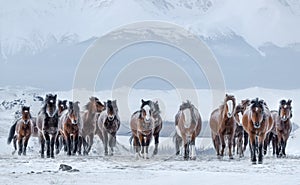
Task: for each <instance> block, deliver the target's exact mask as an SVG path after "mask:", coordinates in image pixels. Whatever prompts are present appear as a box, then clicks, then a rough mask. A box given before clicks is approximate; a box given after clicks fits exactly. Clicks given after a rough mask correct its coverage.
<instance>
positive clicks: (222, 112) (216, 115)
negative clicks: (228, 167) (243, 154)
mask: <svg viewBox="0 0 300 185" xmlns="http://www.w3.org/2000/svg"><path fill="white" fill-rule="evenodd" d="M235 101H236V100H235V97H234V96H233V95H228V94H226V95H225V98H224V102H223V104H222V105H221V106H220V107H219V108H218V109H215V110H214V111H213V112H212V113H211V116H210V121H209V124H210V128H211V137H212V141H213V144H214V147H215V150H216V153H217V156H218V157H223V155H224V149H225V146H226V143H225V136H227V139H228V149H229V152H228V155H229V158H230V159H233V155H232V143H233V139H234V134H235V129H236V121H235V117H234V110H235V104H236V102H235ZM220 146H221V147H222V148H221V150H220Z"/></svg>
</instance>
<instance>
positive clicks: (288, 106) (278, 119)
mask: <svg viewBox="0 0 300 185" xmlns="http://www.w3.org/2000/svg"><path fill="white" fill-rule="evenodd" d="M272 116H273V119H274V125H275V126H274V127H275V134H276V135H275V137H274V142H273V143H274V144H273V148H275V149H276V155H277V157H285V156H286V153H285V148H286V144H287V140H288V139H289V136H290V133H291V131H292V123H291V118H292V116H293V115H292V100H288V101H286V100H281V101H280V105H279V111H278V112H276V111H274V112H272ZM274 146H275V147H274Z"/></svg>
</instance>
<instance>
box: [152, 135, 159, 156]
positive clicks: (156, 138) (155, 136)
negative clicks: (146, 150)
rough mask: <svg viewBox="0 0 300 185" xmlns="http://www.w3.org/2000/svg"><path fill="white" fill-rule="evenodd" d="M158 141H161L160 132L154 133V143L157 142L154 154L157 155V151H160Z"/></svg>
mask: <svg viewBox="0 0 300 185" xmlns="http://www.w3.org/2000/svg"><path fill="white" fill-rule="evenodd" d="M158 143H159V134H155V135H154V144H155V147H154V150H153V155H157V152H158Z"/></svg>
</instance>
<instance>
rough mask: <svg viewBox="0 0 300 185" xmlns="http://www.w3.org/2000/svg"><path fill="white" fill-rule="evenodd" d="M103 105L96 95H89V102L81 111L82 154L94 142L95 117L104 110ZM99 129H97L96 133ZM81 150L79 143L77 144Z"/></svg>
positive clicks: (86, 153)
mask: <svg viewBox="0 0 300 185" xmlns="http://www.w3.org/2000/svg"><path fill="white" fill-rule="evenodd" d="M104 108H105V106H104V105H103V104H102V103H101V102H100V100H99V99H98V98H97V97H90V99H89V102H88V103H87V104H86V105H85V109H86V110H85V111H84V112H82V113H81V117H82V132H81V134H82V144H83V149H84V151H83V154H84V155H88V154H89V152H90V150H91V148H92V145H93V143H94V135H95V133H96V129H98V127H97V119H98V116H99V114H100V113H101V112H102V111H103V110H104ZM98 132H99V131H97V133H98ZM79 150H81V145H79Z"/></svg>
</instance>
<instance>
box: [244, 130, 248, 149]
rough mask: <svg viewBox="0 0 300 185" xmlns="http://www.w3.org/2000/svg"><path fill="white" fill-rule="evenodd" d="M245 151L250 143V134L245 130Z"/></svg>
mask: <svg viewBox="0 0 300 185" xmlns="http://www.w3.org/2000/svg"><path fill="white" fill-rule="evenodd" d="M243 132H244V151H245V150H246V149H247V145H248V142H249V134H248V133H247V132H246V131H245V130H244V131H243Z"/></svg>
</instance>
